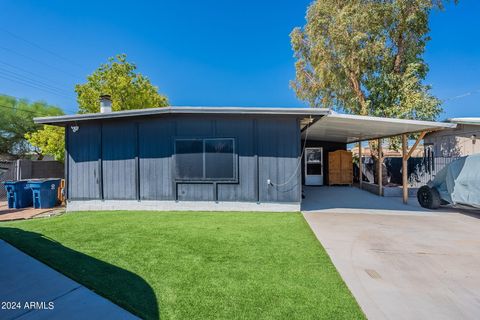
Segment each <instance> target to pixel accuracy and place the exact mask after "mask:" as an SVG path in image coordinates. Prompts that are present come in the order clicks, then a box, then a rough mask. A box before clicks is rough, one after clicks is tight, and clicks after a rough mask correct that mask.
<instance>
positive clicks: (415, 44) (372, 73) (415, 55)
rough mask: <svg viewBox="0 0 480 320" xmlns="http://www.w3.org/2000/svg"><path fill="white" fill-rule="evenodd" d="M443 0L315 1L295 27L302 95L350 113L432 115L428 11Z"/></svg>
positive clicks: (435, 105)
mask: <svg viewBox="0 0 480 320" xmlns="http://www.w3.org/2000/svg"><path fill="white" fill-rule="evenodd" d="M455 2H456V1H455ZM443 6H444V3H443V2H442V1H441V0H340V1H339V0H317V1H315V2H314V3H312V4H311V5H310V7H309V8H308V11H307V16H306V20H307V21H306V25H305V26H304V27H303V28H295V29H294V30H293V31H292V33H291V41H292V47H293V50H294V55H295V58H296V63H295V69H296V79H295V81H292V87H293V89H294V90H295V92H296V94H297V96H298V97H299V98H300V99H302V100H305V101H307V102H308V103H309V104H310V105H311V106H312V107H319V106H322V107H329V108H334V109H338V110H340V111H344V112H346V113H352V114H360V115H374V116H384V117H399V118H405V119H423V120H433V119H435V118H436V117H437V116H438V114H439V113H440V112H441V108H440V101H439V100H438V99H437V98H435V97H434V96H433V95H432V94H431V93H430V86H428V85H426V84H424V83H423V80H424V79H425V77H426V75H427V72H428V66H427V64H426V62H425V61H424V59H423V53H424V51H425V45H426V43H427V42H428V40H429V37H428V32H429V28H428V17H429V14H430V12H431V10H433V9H443Z"/></svg>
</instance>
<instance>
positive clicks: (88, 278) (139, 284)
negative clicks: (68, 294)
mask: <svg viewBox="0 0 480 320" xmlns="http://www.w3.org/2000/svg"><path fill="white" fill-rule="evenodd" d="M0 239H3V240H5V241H7V242H8V243H10V244H11V245H13V246H15V247H17V248H18V249H20V250H22V251H24V252H25V253H27V254H28V255H30V256H32V257H34V258H36V259H38V260H40V261H42V262H43V263H45V264H47V265H48V266H50V267H52V268H54V269H55V270H57V271H59V272H61V273H63V274H65V275H66V276H68V277H70V278H71V279H73V280H75V281H77V282H79V283H81V284H83V285H84V286H86V287H87V288H89V289H91V290H93V291H95V292H96V293H98V294H100V295H102V296H104V297H106V298H107V299H109V300H111V301H112V302H114V303H116V304H117V305H119V306H121V307H123V308H124V309H126V310H128V311H130V312H132V313H134V314H136V315H137V316H140V317H142V318H145V319H158V318H159V310H158V305H157V299H156V296H155V293H154V291H153V289H152V288H151V287H150V285H149V284H148V283H147V282H146V281H145V280H143V279H142V278H141V277H139V276H138V275H136V274H134V273H132V272H130V271H128V270H125V269H122V268H119V267H117V266H114V265H112V264H109V263H106V262H103V261H101V260H98V259H95V258H93V257H90V256H88V255H86V254H83V253H81V252H78V251H75V250H72V249H70V248H67V247H65V246H63V245H62V244H61V243H59V242H56V241H55V240H53V239H49V238H47V237H45V236H43V235H42V234H39V233H35V232H29V231H24V230H21V229H17V228H9V227H0Z"/></svg>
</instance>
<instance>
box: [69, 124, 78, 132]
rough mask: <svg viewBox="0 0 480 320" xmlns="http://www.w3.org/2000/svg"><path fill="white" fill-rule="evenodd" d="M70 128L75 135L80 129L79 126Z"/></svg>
mask: <svg viewBox="0 0 480 320" xmlns="http://www.w3.org/2000/svg"><path fill="white" fill-rule="evenodd" d="M70 128H71V129H72V132H73V133H75V132H77V131H78V129H80V127H79V126H78V125H74V126H71V127H70Z"/></svg>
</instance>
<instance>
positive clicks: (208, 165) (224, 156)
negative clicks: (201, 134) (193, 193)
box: [175, 138, 236, 181]
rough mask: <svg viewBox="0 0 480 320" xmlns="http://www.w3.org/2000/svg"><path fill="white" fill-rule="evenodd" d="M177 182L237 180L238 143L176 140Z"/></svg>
mask: <svg viewBox="0 0 480 320" xmlns="http://www.w3.org/2000/svg"><path fill="white" fill-rule="evenodd" d="M175 152H176V155H175V159H176V161H175V168H176V179H178V180H191V181H232V180H236V154H235V140H234V139H232V138H216V139H179V140H176V141H175Z"/></svg>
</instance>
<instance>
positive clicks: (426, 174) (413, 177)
mask: <svg viewBox="0 0 480 320" xmlns="http://www.w3.org/2000/svg"><path fill="white" fill-rule="evenodd" d="M456 159H458V157H434V156H433V155H432V156H426V157H416V158H413V157H412V158H410V159H408V161H407V169H408V184H409V186H410V187H413V188H416V187H420V186H423V185H425V184H427V183H428V182H429V181H430V180H432V179H433V178H435V176H436V175H437V173H438V172H439V171H440V170H442V169H443V168H445V167H446V166H447V165H448V164H450V163H451V162H453V161H455V160H456ZM383 163H384V169H383V176H384V179H387V180H388V181H387V182H388V183H391V184H396V185H401V184H402V158H401V157H387V158H385V159H384V162H383ZM362 165H363V173H364V175H363V177H364V179H365V180H367V181H369V182H372V183H373V182H374V180H375V181H376V164H375V161H374V159H372V158H370V157H365V158H363V161H362ZM384 183H386V181H384Z"/></svg>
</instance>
